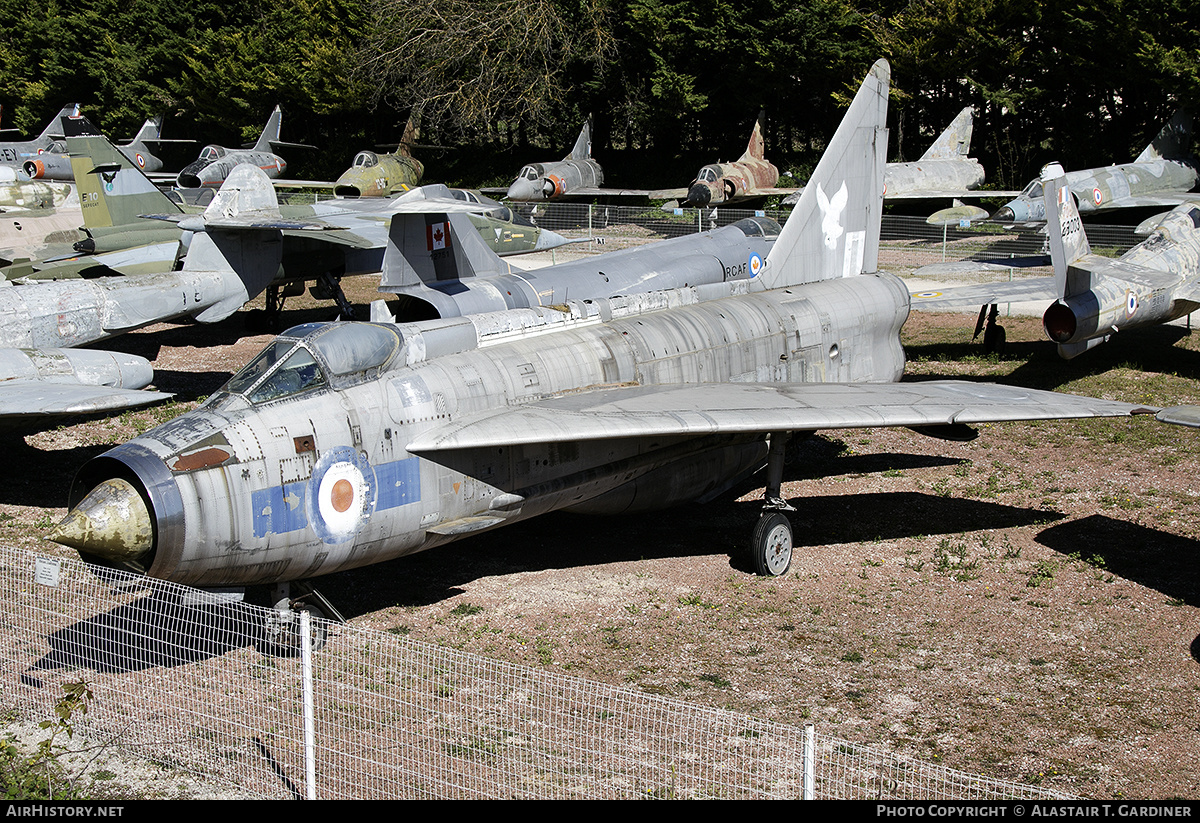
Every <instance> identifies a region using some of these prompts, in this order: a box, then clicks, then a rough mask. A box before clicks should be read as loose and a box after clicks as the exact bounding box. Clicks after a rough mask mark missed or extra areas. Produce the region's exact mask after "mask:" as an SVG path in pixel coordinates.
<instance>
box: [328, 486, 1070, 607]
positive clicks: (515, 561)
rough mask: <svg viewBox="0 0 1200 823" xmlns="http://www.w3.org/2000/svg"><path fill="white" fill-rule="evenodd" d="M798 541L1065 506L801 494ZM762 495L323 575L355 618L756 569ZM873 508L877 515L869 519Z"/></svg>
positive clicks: (884, 533) (1038, 518)
mask: <svg viewBox="0 0 1200 823" xmlns="http://www.w3.org/2000/svg"><path fill="white" fill-rule="evenodd" d="M791 502H792V505H794V506H796V508H797V510H798V511H797V512H796V513H795V514H793V515H792V520H793V523H794V525H795V527H796V528H795V529H794V534H795V536H796V544H797V549H798V550H799V551H810V550H811V551H819V550H820V547H821V546H824V545H829V544H834V543H848V542H867V541H872V540H877V539H889V538H896V537H912V536H914V535H920V534H930V533H939V534H940V533H946V534H958V533H961V532H966V531H976V530H980V529H1002V528H1011V527H1017V526H1027V525H1030V524H1034V523H1042V522H1045V521H1047V520H1050V519H1055V518H1059V517H1061V516H1062V515H1060V514H1059V513H1057V512H1048V511H1042V510H1037V509H1024V508H1015V507H1012V506H1004V505H1000V504H996V503H985V502H979V501H971V500H957V499H948V498H943V497H938V496H936V495H927V494H920V493H913V492H883V493H871V494H851V495H840V496H838V495H826V496H821V497H810V498H804V499H796V500H793V501H791ZM761 508H762V503H761V501H758V500H748V501H743V502H737V501H732V500H727V501H718V502H713V503H708V504H705V505H703V506H699V505H693V506H683V507H678V508H675V509H670V510H667V511H662V512H652V513H646V514H630V515H621V516H609V517H602V516H591V515H573V514H568V513H553V514H548V515H544V516H542V517H538V518H534V519H532V520H529V521H526V522H522V523H516V524H513V525H511V526H507V527H504V528H501V529H497V530H495V531H493V532H490V533H486V534H480V535H476V536H474V537H470V538H467V539H464V540H462V541H459V542H457V543H453V544H450V545H448V546H442V547H438V548H434V549H431V550H429V551H427V552H423V553H421V554H417V555H412V556H410V557H405V558H400V559H398V560H393V561H390V562H387V563H383V564H378V565H374V566H369V567H365V568H362V569H354V570H350V571H346V572H342V573H340V574H335V575H330V576H329V577H326V578H322V579H321V580H319V581H316V585H317V587H318V588H319V589H320V590H321V593H322V594H324V595H325V596H326V597H328V598H329V599H330V600H331V601H332V602H333V603H334V604H336V605H337V607H338V608H339V609H340V610H341V612H342V613H343V614H344V615H345V616H346V617H347V618H352V617H356V616H359V615H362V614H367V613H370V612H374V611H378V610H380V609H384V608H388V607H392V606H397V605H398V606H425V605H429V604H432V603H437V602H440V601H442V600H445V599H447V598H449V597H453V596H454V595H456V594H461V593H462V592H463V591H464V588H463V587H464V585H465V584H467V583H469V582H471V581H473V580H478V579H480V578H484V577H491V576H497V575H510V574H518V573H522V572H538V571H545V570H548V569H570V568H576V567H584V566H591V565H597V564H609V563H623V562H631V561H638V560H655V559H663V558H672V557H702V556H712V555H727V556H729V557H730V561H729V562H730V566H731V568H735V569H738V570H740V571H744V572H750V571H751V567H750V563H749V558H748V557H745V555H746V553H747V552H746V547H747V545H748V544H749V542H750V536H751V531H752V529H753V527H754V523H755V521H756V519H757V518H758V515H759V512H760V511H761ZM864 512H870V514H871V516H870V517H864V516H863V513H864Z"/></svg>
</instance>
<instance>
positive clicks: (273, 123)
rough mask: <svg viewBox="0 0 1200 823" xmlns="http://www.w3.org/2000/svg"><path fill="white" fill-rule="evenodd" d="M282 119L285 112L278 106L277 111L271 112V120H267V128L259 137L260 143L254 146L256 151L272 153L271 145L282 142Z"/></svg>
mask: <svg viewBox="0 0 1200 823" xmlns="http://www.w3.org/2000/svg"><path fill="white" fill-rule="evenodd" d="M282 119H283V112H282V110H281V109H280V108H279V106H276V107H275V111H273V112H271V117H270V119H268V120H267V126H266V128H264V129H263V132H262V134H260V135H259V136H258V142H257V143H255V144H254V150H255V151H271V144H272V143H278V142H280V141H279V123H280V121H281V120H282Z"/></svg>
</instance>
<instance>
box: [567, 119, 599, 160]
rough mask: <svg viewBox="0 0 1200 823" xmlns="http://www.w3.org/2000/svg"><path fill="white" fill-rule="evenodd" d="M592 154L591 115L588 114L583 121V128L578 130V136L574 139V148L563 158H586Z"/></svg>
mask: <svg viewBox="0 0 1200 823" xmlns="http://www.w3.org/2000/svg"><path fill="white" fill-rule="evenodd" d="M591 156H592V116H591V115H590V114H589V115H588V118H587V120H584V121H583V129H581V130H580V132H579V137H577V138H576V139H575V148H573V149H571V153H570V154H568V155H567V156H566V157H565V158H563V159H564V160H587V159H588V158H589V157H591Z"/></svg>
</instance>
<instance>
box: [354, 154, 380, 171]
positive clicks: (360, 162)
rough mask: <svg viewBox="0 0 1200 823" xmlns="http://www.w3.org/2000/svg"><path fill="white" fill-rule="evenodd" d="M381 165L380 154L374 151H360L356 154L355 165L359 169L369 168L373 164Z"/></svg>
mask: <svg viewBox="0 0 1200 823" xmlns="http://www.w3.org/2000/svg"><path fill="white" fill-rule="evenodd" d="M378 165H379V155H378V154H376V153H375V152H373V151H360V152H359V153H358V154H356V155H354V167H355V168H358V169H369V168H371V167H372V166H378Z"/></svg>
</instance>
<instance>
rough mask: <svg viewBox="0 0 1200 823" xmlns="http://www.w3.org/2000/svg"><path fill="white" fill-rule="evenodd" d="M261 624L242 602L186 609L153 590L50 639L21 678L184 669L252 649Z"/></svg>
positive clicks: (37, 683)
mask: <svg viewBox="0 0 1200 823" xmlns="http://www.w3.org/2000/svg"><path fill="white" fill-rule="evenodd" d="M262 626H263V622H262V619H261V617H259V616H257V614H255V613H252V612H251V611H250V610H249V609H247V608H245V607H244V606H242V605H241V604H236V603H234V604H219V605H214V604H206V605H188V604H184V603H182V602H181V601H180V600H179V599H178V598H177V597H174V596H170V595H167V594H163V593H159V592H153V591H152V592H149V593H148V594H146V595H145V596H144V597H140V598H138V599H137V600H135V601H133V602H131V603H128V604H126V605H123V606H117V607H116V608H114V609H111V610H110V611H107V612H105V613H103V614H98V615H95V616H94V617H90V618H88V619H86V620H80V621H78V622H76V623H73V624H71V625H70V626H67V627H66V628H63V629H60V630H59V631H56V632H53V633H51V634H50V635H48V636H47V638H46V640H47V642H48V644H49V646H50V651H49V652H48V653H47V654H45V655H43V656H42V657H41V658H40V659H39V660H37V661H36V662H35V663H33V664H32V665H31V666H30V667H29V669H27V670H26V671H25V673H24V674H23V675H22V680H23V682H25V683H26V684H28V685H33V686H40V685H41V681H40V680H39V679H38V678H37V675H36V672H38V671H50V670H55V669H78V668H86V669H91V670H93V671H96V672H100V673H105V674H121V673H126V672H134V671H143V670H145V669H151V668H174V667H176V666H184V665H187V664H188V663H195V662H197V661H201V660H207V659H209V658H213V657H219V656H220V655H223V654H225V653H227V652H229V651H232V650H234V649H238V648H242V647H244V646H249V645H254V644H255V643H256V642H258V640H259V639H260V638H261V637H262V634H263V630H262Z"/></svg>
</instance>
